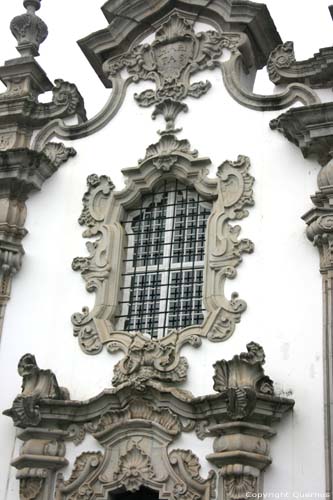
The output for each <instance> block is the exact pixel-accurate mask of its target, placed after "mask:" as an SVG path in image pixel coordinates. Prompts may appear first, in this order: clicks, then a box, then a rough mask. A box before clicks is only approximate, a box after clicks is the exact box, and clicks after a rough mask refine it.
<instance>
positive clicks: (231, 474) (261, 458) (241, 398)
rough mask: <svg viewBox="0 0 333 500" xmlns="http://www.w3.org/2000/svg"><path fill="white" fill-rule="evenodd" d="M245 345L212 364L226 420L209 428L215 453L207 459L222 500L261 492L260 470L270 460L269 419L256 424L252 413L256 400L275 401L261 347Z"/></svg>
mask: <svg viewBox="0 0 333 500" xmlns="http://www.w3.org/2000/svg"><path fill="white" fill-rule="evenodd" d="M246 347H247V352H246V353H245V352H243V353H241V354H240V355H236V356H234V357H233V358H232V360H230V361H226V360H222V361H218V362H217V363H216V364H215V365H214V367H215V376H214V382H215V383H214V389H215V390H217V391H219V392H220V393H221V396H222V397H223V398H224V399H225V401H226V407H227V414H228V417H229V421H223V423H222V422H220V423H218V424H217V425H213V426H210V427H209V430H210V433H211V434H212V435H214V436H216V438H215V441H214V453H213V454H211V455H209V456H208V457H207V459H208V460H210V461H211V462H212V463H214V464H215V465H217V466H218V467H219V472H220V476H221V481H222V491H223V495H222V499H223V500H237V499H240V498H241V499H243V498H244V499H245V498H249V496H251V495H257V494H258V493H262V477H261V471H263V470H264V469H265V468H266V467H267V466H268V465H269V464H270V463H271V458H270V456H269V443H268V438H269V437H272V436H274V434H275V431H274V430H273V429H272V428H271V427H270V426H269V425H270V424H269V423H268V421H265V422H264V421H263V420H261V421H260V423H259V422H258V421H257V420H256V419H255V417H254V415H255V413H256V410H257V404H258V399H260V398H265V399H266V398H268V399H269V400H276V397H275V396H274V387H273V382H272V380H271V379H270V378H269V377H267V376H266V375H265V374H264V371H263V368H262V365H263V364H264V362H265V353H264V350H263V349H262V347H261V346H260V345H258V344H256V343H255V342H250V343H249V344H248V345H247V346H246ZM250 494H251V495H250Z"/></svg>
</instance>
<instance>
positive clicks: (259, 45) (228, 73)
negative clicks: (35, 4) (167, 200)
mask: <svg viewBox="0 0 333 500" xmlns="http://www.w3.org/2000/svg"><path fill="white" fill-rule="evenodd" d="M113 9H114V10H113ZM102 10H103V12H104V14H105V16H106V18H107V20H108V21H109V23H110V24H109V26H108V28H106V29H104V30H100V31H98V32H96V33H93V34H91V35H89V36H88V37H86V38H84V39H82V40H80V41H79V45H80V47H81V49H82V50H83V52H84V54H85V55H86V56H87V58H88V60H89V62H90V63H91V65H92V66H93V68H94V70H95V71H96V73H97V74H98V76H99V77H100V78H101V80H102V82H103V84H104V85H105V86H106V87H109V88H112V94H111V96H110V98H109V99H108V102H107V103H106V105H105V106H104V108H103V109H102V110H101V111H100V112H99V113H98V114H97V115H96V116H95V117H93V118H92V119H91V120H88V121H87V122H85V123H84V124H78V125H72V126H67V125H65V124H64V122H63V121H62V120H61V119H56V120H54V121H53V122H51V123H48V124H47V125H45V127H43V129H42V130H41V131H40V132H39V133H38V135H37V136H36V138H35V141H34V147H35V149H37V150H40V149H42V148H43V146H44V145H45V143H46V142H47V141H49V140H51V139H52V138H54V137H58V138H60V139H70V140H73V139H78V138H81V137H85V136H87V135H90V134H93V133H95V132H97V131H98V130H100V129H101V128H102V127H104V126H105V125H106V124H107V123H108V122H109V121H110V120H111V119H112V118H113V117H114V116H115V115H116V114H117V112H118V110H119V109H120V107H121V105H122V102H123V100H124V98H125V95H126V92H127V89H128V86H129V85H130V84H131V83H136V82H138V81H140V80H151V81H153V83H154V84H155V87H156V89H155V90H154V89H150V90H146V91H144V92H142V93H140V94H139V95H135V99H136V101H137V102H138V104H139V105H140V106H144V107H148V106H150V105H154V106H155V108H154V111H153V118H155V117H156V115H158V114H162V115H163V116H164V118H165V120H166V131H165V132H166V133H168V132H171V131H173V130H174V127H175V119H176V117H177V115H178V114H179V113H180V112H186V111H187V105H186V104H185V103H183V102H182V101H183V100H184V99H185V98H186V97H187V96H191V97H197V98H198V97H201V96H202V95H204V94H205V93H206V92H207V91H208V90H209V88H210V83H209V82H208V81H207V82H204V81H197V82H192V81H191V77H192V75H194V74H195V73H198V72H199V71H202V70H203V69H214V68H220V70H221V71H222V75H223V80H224V84H225V86H226V88H227V90H228V92H229V93H230V95H231V96H232V97H233V98H234V99H235V100H236V101H237V102H238V103H240V104H241V105H243V106H247V107H249V108H251V109H255V110H272V109H282V108H285V107H288V106H290V105H291V104H293V103H294V102H296V101H300V102H302V103H303V104H306V105H309V104H315V103H318V102H320V101H319V98H318V96H317V94H316V93H315V92H314V91H313V90H311V89H310V88H309V87H307V86H306V85H304V84H302V83H300V82H297V83H291V84H290V85H288V86H287V88H286V90H284V91H283V92H281V93H277V94H273V95H259V94H254V93H253V84H254V79H255V74H256V71H257V69H260V68H262V67H263V66H264V65H265V64H266V63H267V59H268V57H269V54H270V53H271V52H272V51H273V50H274V49H275V48H276V47H277V46H278V45H280V44H281V43H282V41H281V39H280V37H279V35H278V33H277V31H276V28H275V26H274V23H273V21H272V19H271V17H270V15H269V12H268V10H267V8H266V6H265V5H261V4H260V5H258V4H257V3H254V2H250V1H244V2H242V4H240V3H237V4H234V3H233V2H231V1H230V0H218V1H214V2H213V3H212V2H207V4H206V5H204V6H203V5H201V3H194V4H193V2H191V1H190V0H185V1H183V2H182V3H181V5H180V4H178V3H177V5H175V4H174V2H172V1H171V0H159V1H158V2H155V3H154V6H151V5H150V4H147V2H145V0H136V1H135V2H130V3H128V2H127V1H124V0H122V1H120V2H118V3H117V7H115V6H114V4H113V3H111V2H107V3H106V4H105V6H104V7H103V9H102ZM193 21H201V22H205V23H208V24H210V25H211V26H212V27H213V29H212V30H209V31H204V32H200V33H196V32H195V30H194V24H193ZM151 33H155V40H154V42H153V43H152V44H150V45H149V44H145V43H143V44H142V43H141V41H142V40H143V39H144V38H145V37H146V36H148V35H150V34H151ZM225 50H228V51H229V52H230V53H231V55H230V59H229V60H228V61H224V62H221V61H220V56H221V55H222V52H223V51H225ZM124 69H126V70H127V73H128V77H127V78H125V77H123V76H122V74H121V70H124Z"/></svg>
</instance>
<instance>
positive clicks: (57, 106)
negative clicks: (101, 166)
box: [0, 0, 86, 334]
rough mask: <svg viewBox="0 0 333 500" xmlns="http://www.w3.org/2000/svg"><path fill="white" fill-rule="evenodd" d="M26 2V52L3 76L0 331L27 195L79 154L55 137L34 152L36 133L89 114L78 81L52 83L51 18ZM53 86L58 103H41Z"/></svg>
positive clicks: (20, 30) (20, 27) (22, 38)
mask: <svg viewBox="0 0 333 500" xmlns="http://www.w3.org/2000/svg"><path fill="white" fill-rule="evenodd" d="M24 6H25V7H26V9H27V12H26V14H23V15H21V16H18V17H15V18H14V19H13V21H12V23H11V30H12V32H13V34H14V36H15V37H16V39H17V40H18V51H19V52H20V53H21V56H22V57H20V58H17V59H12V60H10V61H6V62H5V64H4V66H1V67H0V79H1V81H2V82H3V83H4V84H5V86H6V91H5V92H3V93H1V94H0V194H1V201H0V334H1V331H2V324H3V319H4V314H5V309H6V304H7V302H8V300H9V298H10V293H11V282H12V278H13V276H14V275H15V274H16V273H17V271H18V270H19V269H20V267H21V263H22V256H23V254H24V250H23V246H22V239H23V238H24V236H25V235H26V233H27V230H26V229H25V227H24V224H25V218H26V205H25V202H26V199H27V198H28V196H29V195H30V193H31V192H33V191H35V190H39V189H41V186H42V184H43V182H44V181H45V180H46V179H47V178H48V177H50V176H51V175H52V174H53V173H54V172H56V170H57V169H58V168H59V166H60V165H61V164H62V163H64V162H65V161H67V159H68V158H69V157H71V156H74V155H75V150H74V149H73V148H67V147H65V146H64V145H63V144H62V143H52V142H48V143H46V144H44V145H43V147H42V148H41V149H40V150H39V151H38V152H36V151H33V150H32V149H31V138H32V135H33V133H34V131H36V130H38V129H40V128H41V127H42V126H44V125H46V124H47V123H49V122H50V121H51V120H53V119H55V118H66V117H69V116H74V115H76V116H77V117H78V120H79V121H80V122H82V121H84V120H85V119H86V114H85V109H84V103H83V99H82V96H81V95H80V93H79V91H78V90H77V88H76V86H75V85H73V84H71V83H68V82H65V81H63V80H61V79H58V80H56V81H55V85H52V84H51V82H50V81H49V79H48V78H47V76H46V74H45V72H44V71H43V70H42V68H41V67H40V66H39V64H38V63H37V62H36V60H35V58H34V56H36V55H38V48H39V45H40V43H41V42H42V41H43V40H44V39H45V37H46V35H47V27H46V25H45V23H44V22H43V21H42V20H41V19H40V18H39V17H37V16H36V14H35V11H36V10H38V9H39V8H40V0H25V1H24ZM50 90H52V93H53V98H52V102H49V103H40V102H39V101H38V96H39V95H40V94H42V93H44V92H47V91H50Z"/></svg>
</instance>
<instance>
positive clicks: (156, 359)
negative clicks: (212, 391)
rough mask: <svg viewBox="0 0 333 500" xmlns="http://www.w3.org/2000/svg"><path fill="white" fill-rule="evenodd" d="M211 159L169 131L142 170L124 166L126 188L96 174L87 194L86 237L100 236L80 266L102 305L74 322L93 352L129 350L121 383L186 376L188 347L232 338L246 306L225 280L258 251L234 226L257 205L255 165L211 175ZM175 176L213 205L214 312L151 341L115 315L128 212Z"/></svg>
mask: <svg viewBox="0 0 333 500" xmlns="http://www.w3.org/2000/svg"><path fill="white" fill-rule="evenodd" d="M209 164H210V161H209V160H208V159H207V158H197V152H193V151H191V149H190V145H189V143H188V141H186V140H178V139H177V138H176V137H175V136H174V135H170V134H168V135H163V136H162V138H161V139H160V141H159V142H158V143H157V144H154V145H151V146H150V147H149V148H148V149H147V153H146V156H145V158H144V160H141V161H140V162H139V165H138V166H137V167H133V168H128V169H125V170H123V173H124V175H125V176H126V177H127V179H128V180H127V184H126V188H125V189H124V190H123V191H120V192H117V191H114V185H113V183H112V182H111V180H110V179H109V178H108V177H107V176H101V177H98V176H96V175H91V176H89V177H88V188H89V189H88V191H87V192H86V193H85V195H84V197H83V205H84V208H83V211H82V214H81V217H80V219H79V222H80V224H82V225H85V226H86V230H85V231H84V233H83V234H84V236H85V237H88V238H91V237H95V236H98V238H97V239H95V241H94V242H92V243H88V244H87V248H88V250H89V254H90V255H89V256H88V257H84V258H82V257H79V258H76V259H74V261H73V269H74V270H79V271H80V272H81V274H82V276H83V278H84V279H85V281H86V283H87V285H86V288H87V290H88V291H90V292H96V303H95V307H94V308H93V309H92V311H89V310H88V308H84V309H83V312H82V313H76V314H74V315H73V317H72V321H73V324H74V334H75V335H76V336H78V339H79V344H80V346H81V348H82V349H83V351H84V352H86V353H87V354H97V353H99V352H100V351H101V350H102V348H103V346H107V348H108V350H109V351H110V352H111V351H115V350H118V349H121V350H123V351H124V352H125V355H126V357H125V358H124V359H123V360H122V361H121V362H120V363H118V365H117V366H116V368H115V377H114V384H115V385H121V384H123V383H125V382H128V381H132V379H133V380H135V382H136V384H137V385H138V386H139V385H140V384H142V383H144V382H145V381H152V380H154V379H156V380H161V381H164V382H167V383H175V382H181V381H183V380H185V378H186V371H187V362H186V360H185V359H184V358H181V357H180V355H179V352H180V349H181V347H182V346H183V345H184V344H188V343H190V344H191V345H193V346H198V345H200V341H201V340H200V339H201V338H202V337H208V338H209V339H210V340H211V341H213V342H218V341H223V340H226V339H227V338H229V337H230V335H232V333H233V331H234V329H235V325H236V323H237V322H239V321H240V318H241V314H242V312H243V311H244V310H245V308H246V304H245V302H244V301H243V300H240V299H239V298H238V295H237V294H236V293H234V294H233V295H232V297H231V299H229V298H227V297H226V296H225V294H224V285H225V282H226V280H227V279H232V278H234V277H235V276H236V268H237V266H238V265H239V264H240V262H241V260H242V254H243V253H251V252H252V251H253V244H252V243H251V241H249V240H246V239H243V240H240V239H238V235H239V232H240V228H239V226H233V225H231V222H232V221H235V220H237V221H238V220H240V219H242V218H244V217H246V216H247V215H248V211H247V207H250V206H251V205H253V197H252V185H253V178H252V177H251V175H250V174H249V173H248V170H249V166H250V162H249V159H248V158H246V157H243V156H240V157H239V158H238V161H236V162H224V163H223V164H222V165H221V166H220V167H219V168H218V171H217V177H216V178H215V179H210V178H208V177H207V173H208V171H207V168H206V167H207V166H208V165H209ZM170 176H171V177H170ZM170 178H172V179H177V180H178V181H179V182H181V183H183V184H184V185H188V186H191V187H192V188H193V189H194V190H195V191H197V192H198V193H199V194H200V195H201V196H202V197H203V199H204V200H210V201H211V202H212V203H213V209H212V213H211V216H210V218H209V222H208V226H207V246H206V263H205V271H204V294H203V300H204V303H205V309H206V310H207V311H208V314H207V316H206V319H205V321H204V323H203V324H202V325H201V326H190V327H187V328H184V329H182V330H177V331H171V332H170V333H169V335H167V336H166V337H164V338H163V339H160V340H149V339H147V337H145V336H143V335H141V334H140V332H138V333H135V334H133V333H127V332H123V331H119V330H117V323H116V318H115V316H116V313H117V309H118V301H119V298H118V297H119V295H118V294H119V287H120V283H121V262H122V258H123V252H124V246H125V245H124V241H125V240H124V238H125V233H124V227H123V225H122V224H121V223H120V217H123V215H124V214H125V213H126V210H127V209H130V208H131V206H134V205H135V204H137V203H138V200H140V198H141V196H142V195H143V194H144V193H149V192H152V190H153V189H154V186H155V185H157V183H160V182H161V181H163V179H166V180H168V179H170Z"/></svg>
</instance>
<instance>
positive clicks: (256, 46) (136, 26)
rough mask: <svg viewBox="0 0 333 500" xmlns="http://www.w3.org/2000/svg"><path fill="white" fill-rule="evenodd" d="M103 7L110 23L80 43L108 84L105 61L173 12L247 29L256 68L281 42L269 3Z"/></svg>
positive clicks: (227, 0) (222, 27) (167, 1)
mask: <svg viewBox="0 0 333 500" xmlns="http://www.w3.org/2000/svg"><path fill="white" fill-rule="evenodd" d="M102 10H103V13H104V15H105V17H106V18H107V20H108V22H109V23H110V24H109V26H108V27H107V28H105V29H103V30H100V31H97V32H96V33H93V34H91V35H89V36H87V37H85V38H83V39H81V40H79V42H78V44H79V46H80V48H81V49H82V51H83V52H84V54H85V55H86V57H87V59H88V60H89V62H90V64H91V65H92V66H93V68H94V69H95V71H96V73H97V74H98V76H99V77H100V78H101V80H102V82H103V83H104V85H105V86H106V87H111V85H112V83H111V82H110V80H108V79H107V77H106V76H105V74H104V72H103V69H102V65H103V63H104V61H106V60H107V59H110V58H113V57H116V56H119V55H120V54H122V53H125V52H126V51H128V50H129V49H130V48H131V47H133V46H134V45H135V43H137V42H139V41H141V40H142V39H143V38H145V37H146V36H148V35H149V34H151V33H153V32H154V31H155V30H156V29H157V28H158V26H160V25H161V24H162V23H163V21H164V20H165V18H166V17H167V16H169V15H170V14H171V13H173V12H178V13H179V14H182V15H184V14H186V15H187V16H188V17H189V18H191V19H193V20H196V21H201V22H207V23H208V24H210V25H212V26H213V27H214V28H215V29H217V30H218V31H219V32H222V31H223V32H230V31H238V32H244V33H245V34H246V35H247V36H248V37H249V39H250V41H251V45H252V48H253V51H254V57H255V66H256V68H257V69H260V68H262V67H263V66H264V65H265V64H266V62H267V59H268V57H269V54H270V53H271V51H272V50H273V49H274V48H275V47H276V46H277V45H278V44H281V43H282V41H281V38H280V36H279V34H278V32H277V30H276V27H275V25H274V22H273V20H272V18H271V16H270V14H269V11H268V9H267V7H266V5H264V4H260V3H255V2H250V1H246V0H241V1H231V0H218V1H215V2H210V1H207V0H194V1H193V0H153V1H151V2H147V1H146V0H134V1H131V2H128V1H127V0H116V1H114V0H110V1H109V2H106V3H105V4H104V6H103V7H102Z"/></svg>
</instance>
